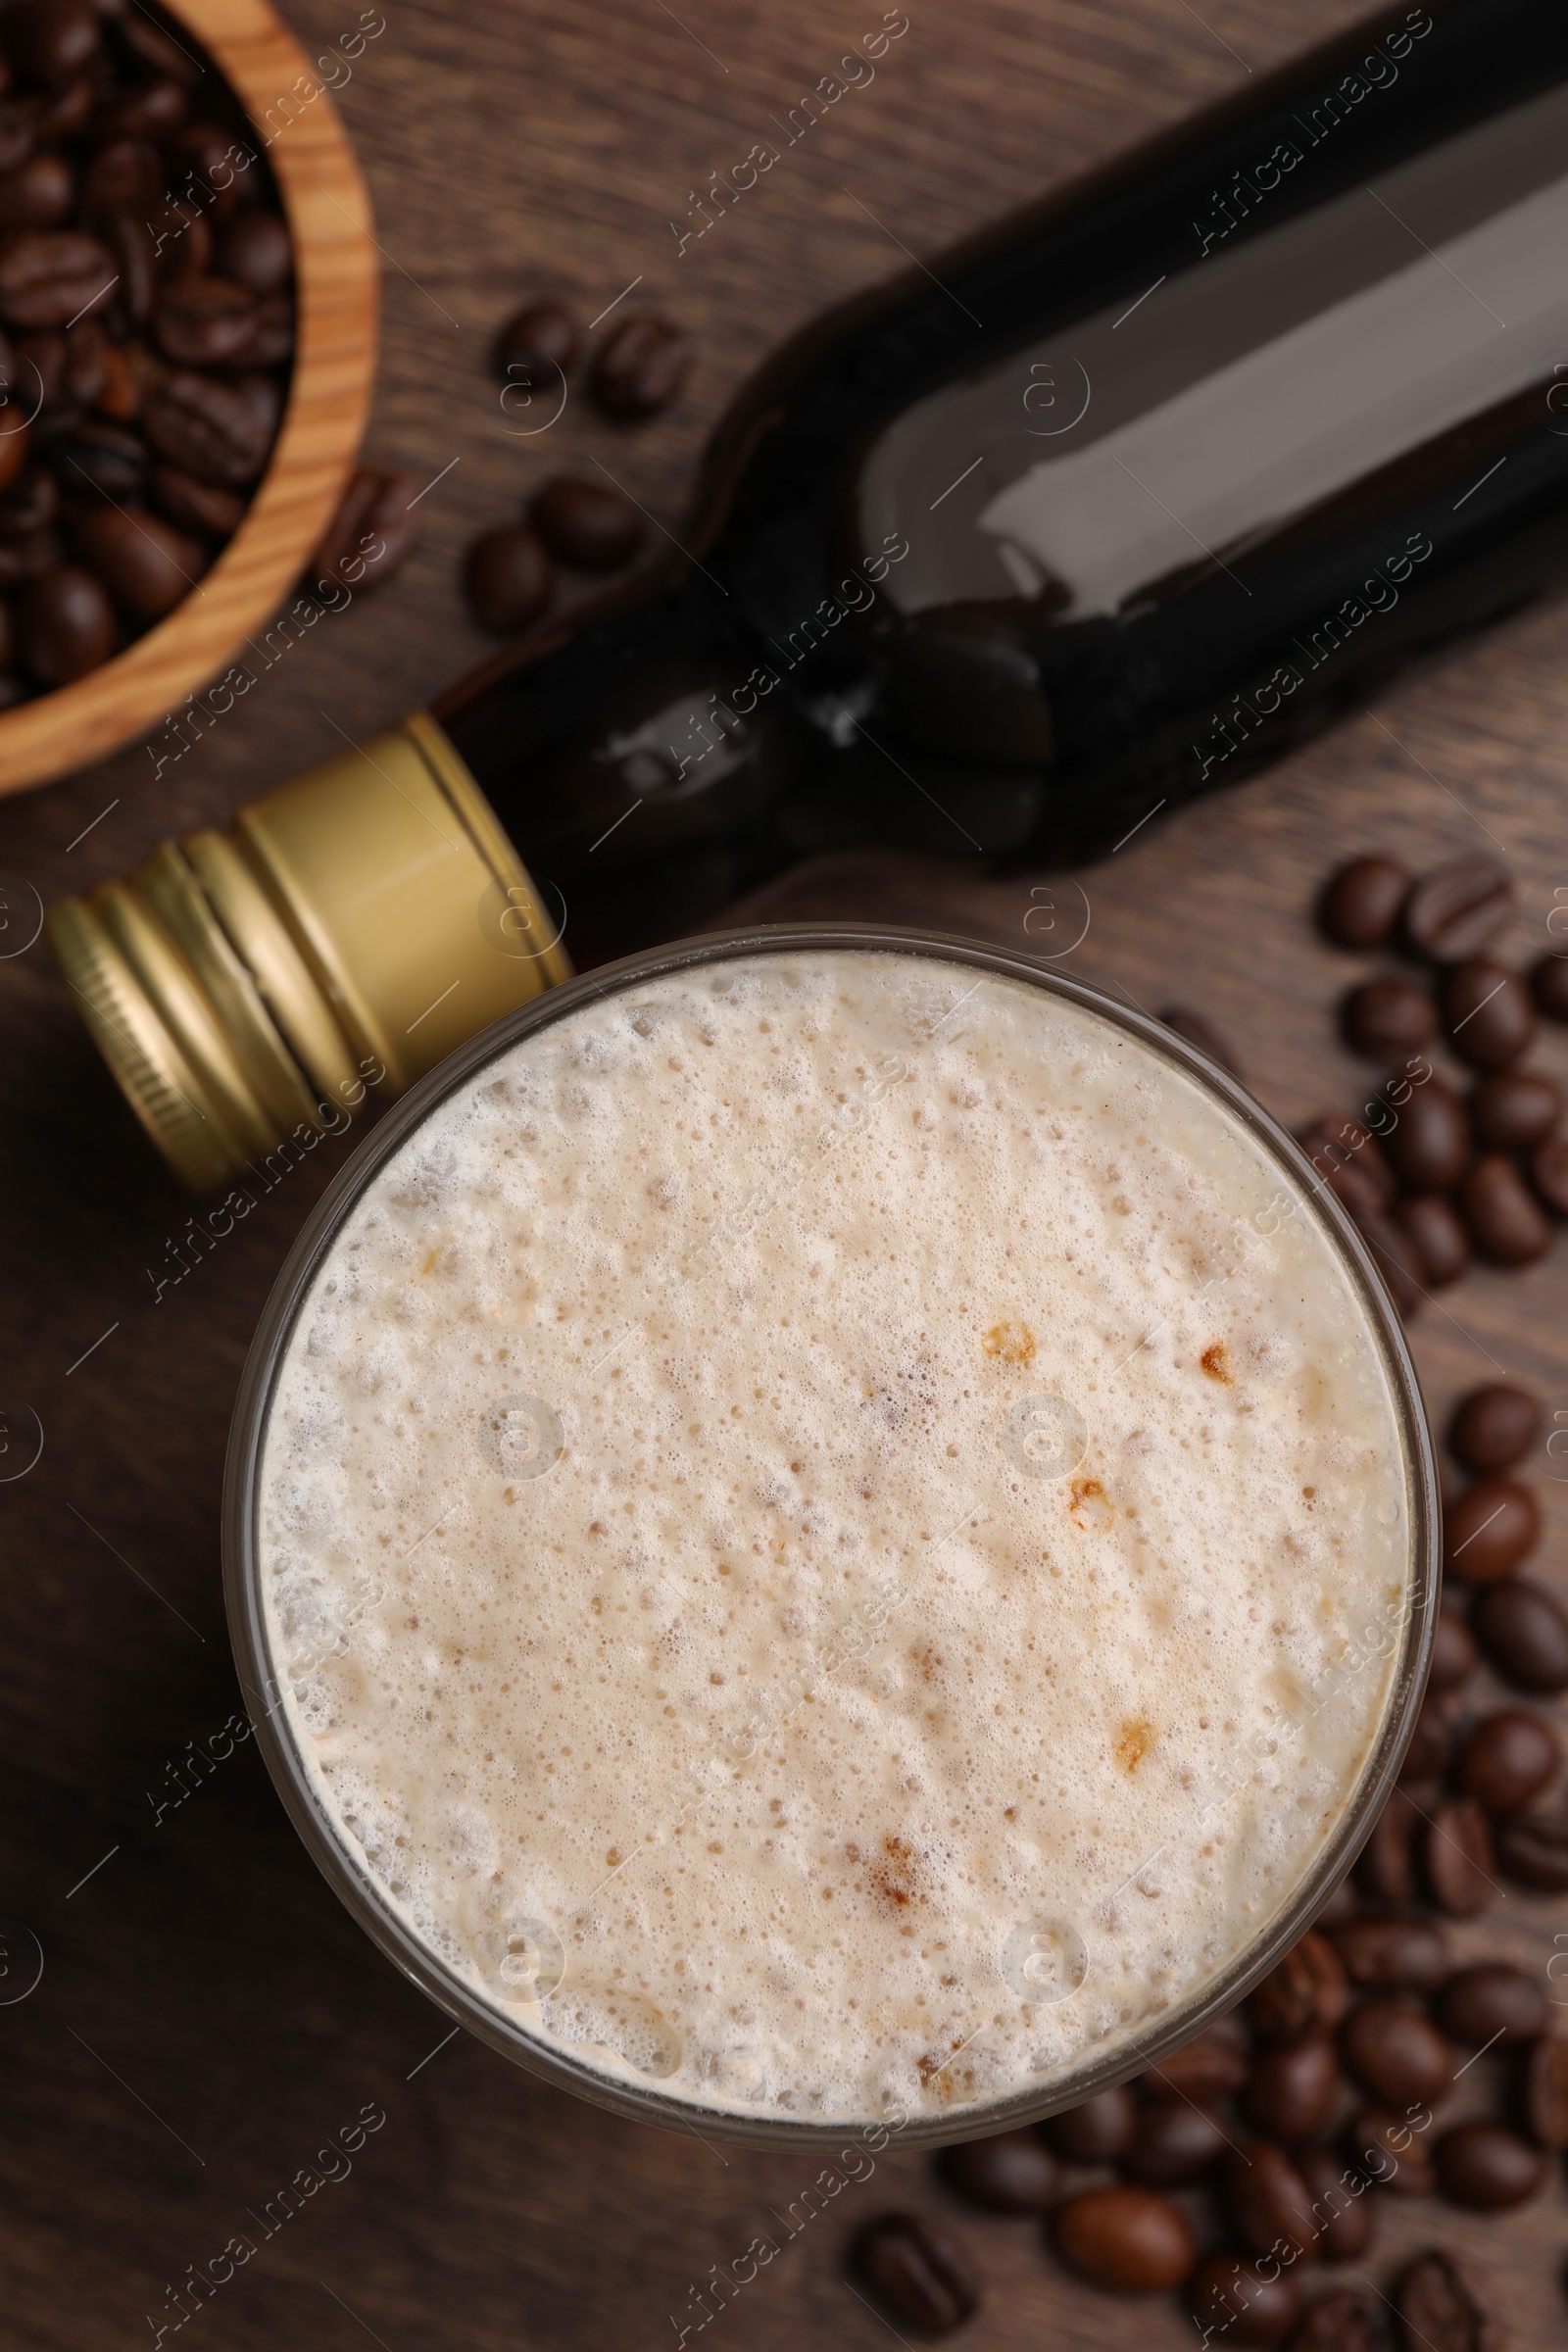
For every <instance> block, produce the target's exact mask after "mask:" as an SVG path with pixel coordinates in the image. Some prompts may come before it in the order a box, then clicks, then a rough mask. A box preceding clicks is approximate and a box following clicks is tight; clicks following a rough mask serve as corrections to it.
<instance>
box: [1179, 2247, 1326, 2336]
mask: <svg viewBox="0 0 1568 2352" xmlns="http://www.w3.org/2000/svg"><path fill="white" fill-rule="evenodd" d="M1192 2297H1193V2317H1194V2319H1195V2320H1196V2321H1197V2323H1198V2326H1199V2327H1200V2328H1201V2330H1203V2334H1204V2340H1205V2341H1206V2340H1207V2337H1208V2335H1209V2334H1214V2335H1219V2334H1223V2335H1224V2337H1225V2339H1226V2341H1227V2342H1228V2343H1236V2344H1277V2343H1279V2342H1280V2341H1281V2340H1282V2339H1283V2338H1284V2337H1285V2336H1287V2335H1289V2334H1290V2332H1291V2329H1292V2328H1293V2327H1295V2325H1296V2322H1297V2317H1298V2315H1299V2311H1300V2308H1301V2289H1300V2285H1299V2281H1298V2279H1297V2278H1295V2276H1294V2275H1293V2274H1292V2273H1291V2272H1290V2271H1282V2270H1281V2269H1280V2267H1279V2264H1278V2263H1275V2264H1274V2265H1273V2266H1272V2268H1271V2269H1267V2270H1265V2269H1263V2268H1261V2267H1260V2266H1259V2265H1258V2264H1257V2263H1255V2262H1251V2261H1250V2260H1249V2259H1248V2257H1247V2256H1246V2255H1245V2254H1230V2253H1225V2252H1221V2253H1218V2254H1208V2255H1205V2256H1204V2258H1203V2260H1202V2261H1201V2263H1200V2264H1199V2266H1198V2270H1197V2273H1196V2275H1195V2276H1194V2278H1193V2285H1192Z"/></svg>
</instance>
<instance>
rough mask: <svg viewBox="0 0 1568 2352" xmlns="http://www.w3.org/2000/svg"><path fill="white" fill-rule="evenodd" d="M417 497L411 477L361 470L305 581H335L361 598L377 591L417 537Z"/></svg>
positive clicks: (385, 468)
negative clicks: (414, 504)
mask: <svg viewBox="0 0 1568 2352" xmlns="http://www.w3.org/2000/svg"><path fill="white" fill-rule="evenodd" d="M415 496H416V489H415V482H414V477H413V475H412V474H407V473H399V472H397V471H395V470H394V469H392V468H391V467H388V466H359V467H358V468H357V469H356V471H355V472H354V473H353V474H352V475H351V476H350V477H349V484H348V488H347V489H346V490H345V491H344V493H343V496H342V497H341V499H340V500H339V501H338V506H337V512H336V514H335V515H333V517H332V520H331V521H330V523H329V524H328V525H327V527H326V529H325V531H324V532H323V533H322V535H321V538H320V541H319V544H318V546H317V550H316V553H315V555H314V556H313V557H312V558H311V564H310V575H309V576H310V577H311V578H312V579H314V580H323V581H336V582H337V583H338V584H339V585H340V586H347V587H349V588H350V589H352V590H353V591H354V592H355V593H356V594H357V595H360V596H364V595H365V594H366V593H367V592H368V590H369V589H372V588H379V587H381V586H382V585H383V583H384V582H385V581H387V580H389V579H391V577H392V576H393V574H394V572H396V571H397V570H398V568H399V566H400V565H401V564H403V563H404V562H405V560H406V559H407V557H408V555H409V552H410V550H411V549H412V548H413V547H414V545H415V542H416V541H417V538H418V536H419V517H418V516H417V515H416V514H415V512H414V508H413V506H412V505H411V504H410V501H411V500H412V499H414V497H415Z"/></svg>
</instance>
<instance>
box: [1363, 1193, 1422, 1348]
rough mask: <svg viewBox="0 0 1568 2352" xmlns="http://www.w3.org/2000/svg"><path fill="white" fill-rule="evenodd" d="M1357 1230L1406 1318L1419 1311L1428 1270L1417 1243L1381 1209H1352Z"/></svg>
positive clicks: (1406, 1319)
mask: <svg viewBox="0 0 1568 2352" xmlns="http://www.w3.org/2000/svg"><path fill="white" fill-rule="evenodd" d="M1351 1214H1352V1216H1353V1217H1354V1218H1355V1225H1356V1231H1357V1232H1358V1233H1359V1234H1360V1236H1361V1239H1362V1241H1363V1242H1365V1244H1366V1246H1367V1248H1368V1250H1371V1252H1372V1262H1373V1264H1374V1265H1375V1266H1376V1267H1377V1270H1378V1272H1379V1273H1380V1274H1381V1275H1382V1277H1383V1279H1384V1281H1385V1282H1386V1283H1387V1284H1388V1286H1389V1290H1390V1293H1391V1295H1392V1297H1393V1299H1394V1303H1395V1305H1396V1306H1397V1308H1398V1310H1399V1313H1400V1314H1401V1316H1403V1318H1404V1319H1405V1321H1406V1322H1408V1321H1409V1319H1410V1317H1411V1316H1412V1315H1413V1314H1415V1313H1416V1312H1417V1310H1418V1309H1419V1307H1420V1304H1421V1300H1422V1298H1423V1296H1424V1289H1425V1286H1424V1284H1423V1282H1422V1279H1421V1278H1422V1276H1423V1275H1424V1274H1425V1272H1426V1268H1425V1266H1424V1265H1423V1264H1422V1263H1421V1259H1420V1254H1419V1252H1418V1250H1416V1247H1415V1244H1414V1243H1413V1242H1412V1241H1411V1239H1410V1237H1409V1235H1408V1234H1407V1233H1406V1232H1405V1231H1404V1230H1403V1228H1402V1227H1400V1226H1398V1225H1397V1224H1396V1223H1395V1222H1394V1219H1393V1218H1392V1217H1387V1216H1384V1215H1383V1213H1382V1212H1381V1210H1378V1209H1370V1210H1369V1209H1353V1210H1352V1211H1351Z"/></svg>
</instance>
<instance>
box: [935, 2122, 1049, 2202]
mask: <svg viewBox="0 0 1568 2352" xmlns="http://www.w3.org/2000/svg"><path fill="white" fill-rule="evenodd" d="M941 2170H942V2177H943V2179H944V2180H946V2181H947V2183H948V2186H949V2187H950V2188H954V2189H956V2191H957V2193H958V2195H959V2196H960V2197H967V2198H968V2200H969V2202H970V2204H971V2205H983V2206H985V2208H986V2209H987V2211H988V2212H990V2213H1047V2212H1049V2211H1050V2209H1051V2207H1052V2206H1053V2205H1054V2203H1055V2202H1056V2197H1057V2193H1058V2190H1059V2187H1060V2183H1061V2175H1060V2172H1059V2171H1058V2169H1057V2166H1056V2160H1055V2158H1054V2156H1053V2155H1052V2153H1051V2150H1050V2149H1049V2148H1048V2147H1047V2146H1046V2144H1045V2142H1044V2141H1043V2140H1042V2139H1041V2138H1040V2137H1039V2135H1038V2134H1037V2133H1036V2132H1033V2131H998V2132H997V2133H995V2135H994V2136H993V2137H992V2138H990V2139H971V2140H965V2141H964V2142H963V2143H962V2144H961V2145H960V2146H958V2147H956V2148H945V2149H944V2150H943V2152H942V2158H941Z"/></svg>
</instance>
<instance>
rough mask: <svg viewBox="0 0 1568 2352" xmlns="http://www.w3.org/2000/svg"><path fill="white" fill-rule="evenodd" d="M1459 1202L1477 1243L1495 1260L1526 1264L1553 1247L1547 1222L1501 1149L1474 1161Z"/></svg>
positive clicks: (1496, 1262) (1484, 1253)
mask: <svg viewBox="0 0 1568 2352" xmlns="http://www.w3.org/2000/svg"><path fill="white" fill-rule="evenodd" d="M1545 1149H1546V1150H1547V1151H1549V1150H1550V1149H1551V1146H1549V1145H1547V1146H1546V1147H1545ZM1459 1205H1460V1207H1461V1208H1462V1209H1463V1211H1464V1216H1465V1221H1466V1223H1467V1224H1468V1225H1469V1228H1470V1231H1471V1233H1472V1234H1473V1235H1474V1237H1475V1243H1476V1248H1477V1249H1478V1250H1480V1251H1481V1254H1482V1256H1483V1257H1490V1258H1491V1259H1492V1261H1493V1263H1494V1264H1495V1265H1499V1266H1524V1265H1528V1264H1529V1263H1530V1262H1531V1260H1532V1259H1534V1258H1538V1257H1544V1255H1545V1253H1546V1251H1547V1250H1549V1249H1550V1248H1551V1227H1550V1226H1549V1225H1548V1224H1547V1222H1546V1220H1545V1218H1544V1216H1543V1214H1542V1212H1541V1210H1540V1208H1539V1207H1538V1205H1537V1203H1536V1201H1535V1200H1534V1199H1533V1197H1532V1195H1531V1194H1530V1192H1529V1190H1528V1188H1527V1187H1526V1185H1525V1181H1524V1179H1523V1177H1522V1176H1521V1175H1520V1173H1519V1171H1518V1169H1517V1168H1516V1167H1515V1166H1514V1164H1513V1161H1512V1160H1511V1159H1504V1158H1503V1157H1502V1155H1501V1153H1500V1152H1488V1153H1487V1155H1486V1156H1485V1158H1482V1159H1478V1160H1477V1161H1476V1164H1475V1166H1474V1167H1473V1168H1472V1169H1471V1170H1470V1173H1469V1174H1468V1175H1467V1176H1466V1177H1465V1179H1464V1181H1463V1183H1462V1184H1461V1185H1460V1188H1459Z"/></svg>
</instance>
